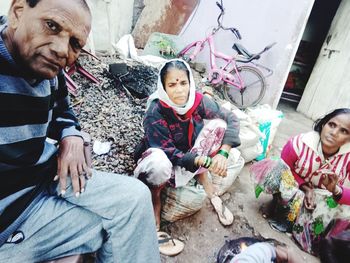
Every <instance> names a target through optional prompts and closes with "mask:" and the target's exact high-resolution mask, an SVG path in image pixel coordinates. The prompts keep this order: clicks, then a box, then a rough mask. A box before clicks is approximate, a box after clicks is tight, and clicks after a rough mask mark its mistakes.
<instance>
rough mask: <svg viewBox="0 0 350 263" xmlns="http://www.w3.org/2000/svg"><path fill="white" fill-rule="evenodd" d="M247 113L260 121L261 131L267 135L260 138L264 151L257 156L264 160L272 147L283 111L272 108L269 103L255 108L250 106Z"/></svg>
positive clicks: (257, 121)
mask: <svg viewBox="0 0 350 263" xmlns="http://www.w3.org/2000/svg"><path fill="white" fill-rule="evenodd" d="M247 114H248V115H249V116H250V117H251V118H252V120H253V121H255V122H256V123H258V126H259V129H260V131H261V132H262V133H263V134H264V135H265V136H264V137H261V138H260V142H261V145H262V147H263V152H262V153H261V154H260V155H259V156H258V157H256V159H257V160H262V159H264V158H266V156H267V153H268V152H269V150H270V148H271V145H272V142H273V139H274V137H275V135H276V132H277V128H278V126H279V124H280V123H281V121H282V119H283V117H284V115H283V113H282V112H281V111H278V110H273V109H271V107H270V106H269V105H259V106H257V107H254V108H248V109H247Z"/></svg>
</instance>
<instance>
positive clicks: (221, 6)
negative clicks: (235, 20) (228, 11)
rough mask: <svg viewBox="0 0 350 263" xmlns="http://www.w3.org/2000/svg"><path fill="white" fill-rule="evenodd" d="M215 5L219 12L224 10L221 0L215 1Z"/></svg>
mask: <svg viewBox="0 0 350 263" xmlns="http://www.w3.org/2000/svg"><path fill="white" fill-rule="evenodd" d="M216 5H217V6H218V7H219V8H220V10H221V12H224V7H223V5H222V1H221V4H220V3H219V2H216Z"/></svg>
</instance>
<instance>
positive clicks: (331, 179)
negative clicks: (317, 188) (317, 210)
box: [321, 173, 339, 194]
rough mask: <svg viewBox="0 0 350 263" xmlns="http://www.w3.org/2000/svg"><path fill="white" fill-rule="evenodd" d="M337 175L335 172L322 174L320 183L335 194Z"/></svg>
mask: <svg viewBox="0 0 350 263" xmlns="http://www.w3.org/2000/svg"><path fill="white" fill-rule="evenodd" d="M338 180H339V177H338V175H336V174H335V173H327V174H322V176H321V183H322V184H323V186H324V187H325V188H326V189H327V190H328V191H329V192H331V193H333V194H336V190H337V185H338Z"/></svg>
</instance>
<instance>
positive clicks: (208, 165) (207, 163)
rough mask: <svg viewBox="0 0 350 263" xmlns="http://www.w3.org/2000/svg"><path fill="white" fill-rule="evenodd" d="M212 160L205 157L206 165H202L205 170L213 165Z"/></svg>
mask: <svg viewBox="0 0 350 263" xmlns="http://www.w3.org/2000/svg"><path fill="white" fill-rule="evenodd" d="M211 162H212V159H211V158H210V157H208V156H205V157H204V164H203V165H202V166H203V167H204V168H209V167H210V165H211Z"/></svg>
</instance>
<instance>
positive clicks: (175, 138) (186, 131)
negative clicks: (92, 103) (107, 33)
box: [134, 59, 240, 228]
mask: <svg viewBox="0 0 350 263" xmlns="http://www.w3.org/2000/svg"><path fill="white" fill-rule="evenodd" d="M143 126H144V130H145V136H144V138H143V140H142V142H141V144H140V145H139V147H137V149H136V153H135V158H136V160H138V165H137V167H136V169H135V172H134V175H135V176H136V177H138V178H139V179H140V180H142V181H143V182H145V183H146V184H147V185H148V186H149V188H150V190H151V193H152V198H153V206H154V214H155V218H156V224H157V226H158V228H159V226H160V211H161V201H160V192H161V190H162V189H163V188H164V187H165V186H166V185H170V186H171V187H180V186H184V185H186V184H187V183H188V181H189V180H191V179H192V178H193V177H196V179H197V180H198V181H199V183H201V184H202V185H203V187H204V190H205V191H206V193H207V195H208V197H209V199H210V201H211V203H212V205H213V206H214V209H215V211H216V212H217V214H218V217H219V220H220V222H221V223H222V224H223V225H230V224H232V222H233V215H232V213H231V212H230V211H229V210H228V209H227V208H226V207H225V206H224V205H223V203H222V200H221V199H220V197H219V196H218V195H217V194H216V190H215V189H214V187H213V184H212V183H211V181H210V180H209V178H208V170H209V171H210V172H213V173H215V174H217V175H220V176H226V171H227V158H228V155H229V152H230V149H231V148H232V147H237V146H239V145H240V140H239V137H238V134H239V122H238V119H237V118H236V116H235V115H234V114H233V113H232V112H230V111H227V110H225V109H223V108H221V107H220V106H219V105H218V104H217V103H216V102H214V101H212V100H211V99H210V98H208V97H207V96H203V95H202V94H201V93H199V92H197V91H196V89H195V83H194V79H193V76H192V72H191V70H190V67H189V66H188V64H187V63H186V62H184V61H183V60H180V59H175V60H170V61H168V62H167V63H165V64H164V66H163V67H162V68H161V70H160V73H159V76H158V86H157V91H156V92H155V93H154V94H152V95H151V96H150V98H149V100H148V108H147V111H146V115H145V118H144V122H143Z"/></svg>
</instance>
